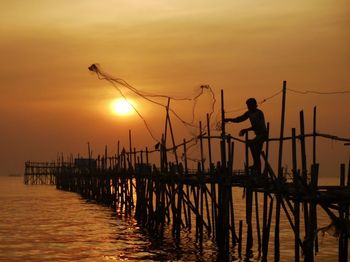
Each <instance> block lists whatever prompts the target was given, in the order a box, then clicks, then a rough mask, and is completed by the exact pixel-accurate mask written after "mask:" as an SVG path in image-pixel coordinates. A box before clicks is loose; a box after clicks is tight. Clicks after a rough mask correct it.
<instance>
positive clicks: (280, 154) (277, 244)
mask: <svg viewBox="0 0 350 262" xmlns="http://www.w3.org/2000/svg"><path fill="white" fill-rule="evenodd" d="M286 89H287V81H283V90H282V112H281V129H280V141H279V150H278V169H277V170H278V179H279V180H280V181H282V178H283V170H282V157H283V136H284V118H285V111H286ZM276 199H277V202H276V216H275V218H276V222H275V261H279V260H280V235H279V234H280V231H279V230H280V210H281V201H282V200H281V195H280V194H279V193H278V194H277V196H276Z"/></svg>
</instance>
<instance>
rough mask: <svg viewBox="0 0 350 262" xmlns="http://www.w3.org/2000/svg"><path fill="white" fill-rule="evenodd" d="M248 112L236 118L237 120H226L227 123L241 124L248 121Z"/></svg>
mask: <svg viewBox="0 0 350 262" xmlns="http://www.w3.org/2000/svg"><path fill="white" fill-rule="evenodd" d="M248 117H249V116H248V112H246V113H244V114H243V115H241V116H238V117H235V118H225V122H233V123H240V122H243V121H245V120H247V119H248Z"/></svg>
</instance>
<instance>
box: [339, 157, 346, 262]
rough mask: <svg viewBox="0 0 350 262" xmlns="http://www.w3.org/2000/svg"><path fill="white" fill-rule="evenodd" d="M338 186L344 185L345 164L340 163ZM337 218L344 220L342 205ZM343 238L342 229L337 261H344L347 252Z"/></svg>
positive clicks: (344, 235) (344, 236) (344, 234)
mask: <svg viewBox="0 0 350 262" xmlns="http://www.w3.org/2000/svg"><path fill="white" fill-rule="evenodd" d="M339 184H340V186H341V187H344V186H345V164H341V165H340V183H339ZM339 207H340V209H339V218H340V219H342V220H344V219H345V212H344V211H343V209H344V205H340V206H339ZM345 238H346V239H347V238H348V237H347V234H346V233H345V232H343V231H341V232H340V235H339V244H338V248H339V250H338V261H339V262H345V261H347V254H346V255H345V251H346V253H347V248H345V246H344V244H345Z"/></svg>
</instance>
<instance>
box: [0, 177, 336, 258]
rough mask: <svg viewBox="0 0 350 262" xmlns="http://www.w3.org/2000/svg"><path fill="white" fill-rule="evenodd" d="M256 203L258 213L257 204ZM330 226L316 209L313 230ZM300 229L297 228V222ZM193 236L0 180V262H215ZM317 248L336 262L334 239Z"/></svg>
mask: <svg viewBox="0 0 350 262" xmlns="http://www.w3.org/2000/svg"><path fill="white" fill-rule="evenodd" d="M242 196H243V194H242V190H241V189H236V188H235V189H234V201H235V204H234V205H235V221H236V223H237V225H238V221H239V220H243V221H245V220H244V219H245V207H244V203H245V200H244V199H243V198H242ZM259 203H260V210H259V213H261V212H262V206H261V204H262V200H261V199H260V201H259ZM301 214H302V211H301ZM192 217H194V216H192ZM260 219H261V216H260ZM254 220H255V216H254V213H253V221H254ZM193 222H194V221H193ZM329 223H330V219H329V218H328V216H327V215H326V214H325V213H324V212H322V210H318V226H319V227H321V226H326V225H328V224H329ZM300 225H301V228H302V226H303V224H302V221H301V224H300ZM244 226H245V225H244ZM260 226H261V225H260ZM273 226H274V222H273V223H272V227H271V233H270V235H271V238H270V242H269V261H271V260H273V252H274V250H273V241H274V238H273V234H274V227H273ZM237 228H238V226H237ZM253 228H254V249H255V250H254V256H253V258H252V259H251V261H260V258H259V254H258V252H257V250H256V247H257V243H256V231H255V225H253ZM193 231H194V230H192V232H190V231H188V230H183V231H182V232H181V241H180V243H176V241H175V239H174V238H173V237H172V234H171V228H170V227H169V228H166V229H165V234H164V238H163V239H157V238H156V237H152V235H151V234H149V233H148V232H147V231H146V230H145V229H143V228H142V227H140V226H138V224H137V221H136V220H135V219H134V218H125V217H124V216H120V215H119V214H118V213H116V212H115V211H114V210H113V209H112V208H110V207H106V206H101V205H98V204H96V203H92V202H88V201H87V200H85V199H83V198H82V197H81V196H80V195H78V194H76V193H71V192H65V191H60V190H57V189H56V188H55V187H54V186H48V185H24V184H23V178H22V177H6V176H0V261H110V260H111V261H216V260H217V249H216V246H215V240H213V239H211V238H210V237H208V236H207V234H205V238H204V243H203V249H202V250H200V248H199V244H198V243H196V241H195V237H194V232H193ZM301 235H303V234H301ZM244 237H245V236H243V241H245V238H244ZM280 248H281V251H280V253H281V261H292V260H294V235H293V231H292V229H291V227H290V225H289V223H288V221H287V219H286V217H285V215H284V214H283V211H282V213H281V226H280ZM319 249H320V251H319V252H318V254H317V256H316V261H338V240H337V239H336V238H335V237H333V236H330V235H327V234H325V235H324V236H322V235H321V234H319ZM244 251H245V250H244V248H243V250H242V252H243V254H244ZM231 260H232V261H240V260H241V259H239V258H238V255H237V248H233V249H232V251H231ZM242 261H243V260H242Z"/></svg>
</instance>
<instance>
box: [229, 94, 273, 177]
mask: <svg viewBox="0 0 350 262" xmlns="http://www.w3.org/2000/svg"><path fill="white" fill-rule="evenodd" d="M246 104H247V108H248V111H247V112H245V113H244V114H243V115H241V116H238V117H235V118H226V119H225V122H233V123H240V122H243V121H245V120H247V119H248V118H249V120H250V123H251V125H252V126H251V127H249V128H244V129H242V130H241V131H240V132H239V136H244V135H245V134H246V133H247V132H248V131H254V133H255V138H253V139H251V140H248V146H249V148H250V151H251V153H252V156H253V161H254V164H253V166H251V167H249V168H251V169H252V170H253V171H254V172H255V173H257V174H261V160H260V154H261V151H262V147H263V144H264V142H265V141H266V140H267V129H266V124H265V118H264V113H263V112H262V111H261V110H260V109H258V105H257V103H256V100H255V98H249V99H248V100H247V101H246Z"/></svg>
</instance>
